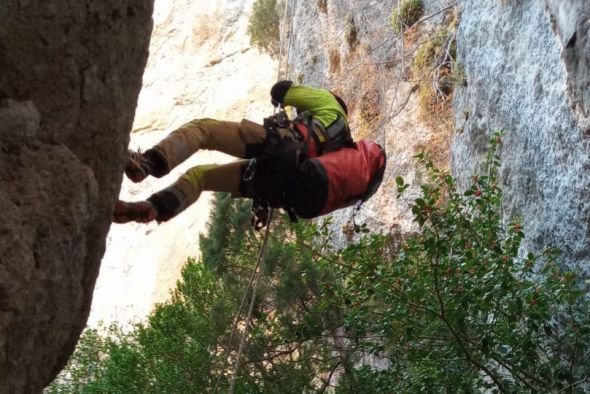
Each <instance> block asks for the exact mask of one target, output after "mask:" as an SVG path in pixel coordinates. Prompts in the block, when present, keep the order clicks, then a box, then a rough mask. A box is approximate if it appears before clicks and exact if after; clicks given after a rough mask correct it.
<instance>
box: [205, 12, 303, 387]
mask: <svg viewBox="0 0 590 394" xmlns="http://www.w3.org/2000/svg"><path fill="white" fill-rule="evenodd" d="M291 1H292V2H293V4H292V5H291V6H290V4H289V3H291ZM291 1H288V3H287V5H286V6H285V12H284V14H283V27H282V32H281V33H280V38H279V40H280V43H279V45H280V47H279V48H280V49H279V64H278V68H277V81H279V80H280V79H281V64H282V61H281V59H282V58H283V40H284V37H285V31H286V30H288V35H289V40H288V45H287V54H286V64H287V65H286V69H285V77H286V76H287V75H288V73H289V52H290V48H291V37H292V34H291V29H290V27H291V26H292V25H293V14H294V9H295V5H296V4H297V0H291ZM288 10H290V11H291V15H290V18H289V29H287V24H286V21H287V11H288ZM275 111H276V108H275ZM272 216H273V209H272V208H271V209H270V210H269V212H268V216H267V218H266V230H265V234H264V240H263V241H262V245H261V247H260V250H259V252H258V259H257V260H256V265H255V267H254V270H253V271H252V275H251V276H250V280H249V281H248V285H247V286H246V289H245V290H244V295H243V296H242V301H241V302H240V307H239V308H238V311H237V313H236V316H235V318H234V321H233V326H232V330H231V333H230V335H229V338H228V341H227V345H226V346H225V348H224V352H223V356H222V360H223V366H222V368H221V371H220V373H219V376H218V377H217V381H216V383H215V387H214V389H213V393H217V392H218V390H219V385H220V383H221V378H222V376H223V371H224V370H225V368H226V366H227V362H228V356H229V351H230V348H231V344H232V341H233V339H234V335H235V334H236V331H237V328H238V324H239V322H240V315H241V313H242V309H243V308H244V305H245V302H246V298H247V296H248V292H249V291H250V289H252V297H251V298H250V306H249V307H248V314H247V315H246V322H245V323H246V325H245V326H244V332H243V333H242V337H241V339H240V344H239V346H238V353H237V355H236V360H235V362H234V368H233V371H232V377H231V381H230V387H229V391H228V392H229V393H230V394H233V393H234V391H235V388H236V382H237V379H238V375H239V372H240V363H241V359H242V354H243V352H244V349H245V347H246V342H247V338H248V331H249V329H250V325H251V322H252V313H253V311H254V304H255V302H256V293H257V291H258V279H259V278H260V263H261V262H262V257H263V256H264V252H265V251H266V245H267V242H268V237H269V234H270V223H271V221H272Z"/></svg>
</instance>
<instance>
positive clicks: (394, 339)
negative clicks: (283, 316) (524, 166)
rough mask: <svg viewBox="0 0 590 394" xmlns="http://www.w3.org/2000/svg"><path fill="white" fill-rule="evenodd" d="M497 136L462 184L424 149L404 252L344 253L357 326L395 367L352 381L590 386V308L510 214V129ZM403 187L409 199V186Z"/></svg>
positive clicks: (360, 248)
mask: <svg viewBox="0 0 590 394" xmlns="http://www.w3.org/2000/svg"><path fill="white" fill-rule="evenodd" d="M491 143H492V149H491V150H490V153H489V154H488V156H487V160H486V162H485V165H484V167H483V169H482V171H481V173H480V174H479V175H477V176H474V177H473V178H472V182H471V185H470V186H469V187H468V188H467V190H465V191H464V192H461V191H459V190H458V189H457V186H456V183H455V180H454V179H453V178H452V177H451V176H450V175H449V174H448V173H447V172H445V171H443V170H440V169H438V168H436V167H435V166H434V165H433V164H432V162H431V161H430V160H429V159H428V157H427V156H425V155H424V154H419V155H417V156H416V157H417V159H418V161H419V164H421V166H422V167H423V168H424V171H425V174H426V175H427V179H428V180H427V182H426V183H425V184H423V185H421V189H422V193H421V196H420V197H419V198H417V199H415V201H414V204H413V206H412V208H411V209H412V213H413V215H414V218H415V220H416V222H417V223H418V225H419V231H418V232H417V234H415V235H413V236H409V237H407V238H406V239H405V240H404V241H403V242H402V243H401V245H400V246H399V248H398V247H393V248H392V247H391V246H390V245H389V241H388V239H387V238H384V237H375V236H373V237H371V238H368V239H365V240H363V241H362V242H361V244H359V245H352V246H350V247H349V248H348V249H347V250H345V251H343V252H342V254H341V258H340V261H350V262H354V266H353V267H351V268H347V269H346V272H345V274H344V276H345V277H346V282H345V283H346V286H345V288H343V289H342V294H343V297H346V298H347V299H348V302H349V304H350V305H351V308H350V309H349V311H348V317H347V319H346V321H347V329H348V332H350V333H355V335H356V338H361V340H360V344H359V345H357V346H358V348H361V349H363V351H364V353H365V354H371V355H374V356H377V357H379V358H381V359H384V360H387V363H388V367H387V369H385V370H382V371H372V370H367V369H366V368H364V369H363V368H360V369H358V370H357V371H355V373H354V376H353V378H352V379H351V380H352V381H357V382H363V381H364V382H377V381H383V382H384V383H383V384H384V385H385V384H387V385H388V386H382V387H381V388H385V387H387V388H388V391H377V390H375V392H395V393H417V392H428V393H437V392H448V393H458V392H462V393H467V392H469V393H479V392H490V393H523V392H543V393H549V392H587V391H584V390H588V389H589V387H588V381H587V377H588V374H589V373H590V363H589V361H590V359H589V358H590V353H588V351H589V349H590V324H589V323H590V315H589V312H590V311H589V306H590V305H589V303H588V300H586V299H585V298H584V293H583V292H582V291H580V288H579V284H580V283H579V281H578V280H576V275H575V274H574V273H572V272H567V271H565V270H564V269H563V268H561V267H560V266H559V264H558V260H557V258H558V255H559V254H558V252H557V251H556V250H553V249H548V250H545V251H540V252H538V253H532V252H529V253H527V251H524V250H522V248H521V242H522V240H523V239H524V232H523V226H522V224H521V223H520V221H519V219H518V218H517V217H514V218H512V220H510V221H509V222H508V223H505V222H504V218H503V214H502V192H501V189H500V186H499V184H500V179H499V177H498V171H497V169H498V166H499V163H500V161H499V160H500V158H499V154H498V148H499V146H500V144H501V135H500V134H495V135H493V136H492V138H491ZM396 183H397V186H398V192H399V193H400V196H402V195H403V194H404V192H405V190H406V189H407V188H408V185H407V184H406V183H405V182H404V180H403V179H402V178H401V177H398V178H397V179H396ZM387 253H388V254H389V256H390V257H387ZM335 299H337V298H336V297H335ZM376 334H378V335H376ZM362 338H371V339H370V340H364V341H363V340H362ZM375 338H377V339H375ZM363 342H364V343H363ZM363 384H364V383H363Z"/></svg>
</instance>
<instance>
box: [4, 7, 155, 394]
mask: <svg viewBox="0 0 590 394" xmlns="http://www.w3.org/2000/svg"><path fill="white" fill-rule="evenodd" d="M151 14H152V1H151V0H117V1H115V0H110V1H99V2H96V1H81V2H71V1H66V0H43V1H41V0H37V1H26V0H3V1H2V2H0V393H36V392H40V391H41V390H42V388H43V386H44V385H46V384H48V383H49V382H50V381H51V379H52V378H53V377H54V376H55V375H56V374H57V372H59V370H60V369H61V368H62V367H63V365H64V364H65V362H66V361H67V359H68V357H69V355H70V354H71V352H72V351H73V349H74V346H75V343H76V341H77V339H78V336H79V334H80V332H81V330H82V328H83V327H84V326H85V323H86V319H87V317H88V312H89V308H90V302H91V298H92V291H93V288H94V282H95V280H96V275H97V273H98V267H99V264H100V260H101V257H102V255H103V253H104V247H105V246H104V245H105V237H106V234H107V232H108V229H109V226H110V221H111V212H112V208H113V205H114V202H115V200H116V198H117V195H118V192H119V188H120V184H121V176H122V166H123V165H124V160H125V153H126V148H127V144H128V141H129V131H130V130H131V125H132V122H133V115H134V111H135V106H136V102H137V96H138V93H139V90H140V88H141V80H142V73H143V68H144V66H145V63H146V59H147V54H148V53H147V48H148V44H149V39H150V33H151V23H152V22H151Z"/></svg>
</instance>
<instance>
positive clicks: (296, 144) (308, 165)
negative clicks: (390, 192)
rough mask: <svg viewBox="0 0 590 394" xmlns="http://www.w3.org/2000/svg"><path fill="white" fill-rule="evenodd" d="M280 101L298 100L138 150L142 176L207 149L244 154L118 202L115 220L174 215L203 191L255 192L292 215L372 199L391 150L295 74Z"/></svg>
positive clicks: (136, 163) (137, 175)
mask: <svg viewBox="0 0 590 394" xmlns="http://www.w3.org/2000/svg"><path fill="white" fill-rule="evenodd" d="M271 101H272V103H273V104H274V105H281V106H292V107H295V109H296V110H297V114H298V115H297V117H296V118H295V119H293V120H290V119H288V118H287V115H286V113H285V112H284V111H280V112H279V113H278V114H276V115H273V116H272V117H269V118H266V119H265V120H264V124H263V125H260V124H258V123H255V122H252V121H249V120H246V119H244V120H242V121H241V122H239V123H238V122H229V121H219V120H213V119H197V120H193V121H191V122H188V123H186V124H185V125H183V126H181V127H180V128H178V129H176V130H175V131H173V132H172V133H170V134H169V135H168V136H167V137H166V138H165V139H163V140H162V141H160V142H159V143H158V144H157V145H156V146H154V147H152V148H151V149H149V150H147V151H145V152H143V153H140V152H131V153H130V158H129V161H128V163H127V165H126V167H125V174H126V176H127V177H128V178H129V179H131V180H132V181H133V182H141V181H142V180H144V179H145V178H146V177H147V176H150V175H151V176H155V177H158V178H159V177H163V176H164V175H166V174H168V173H169V172H170V170H172V169H173V168H174V167H176V166H177V165H178V164H180V163H182V162H183V161H184V160H186V159H187V158H189V157H190V156H191V155H192V154H194V153H195V152H197V151H198V150H200V149H211V150H218V151H220V152H223V153H227V154H230V155H233V156H235V157H237V158H239V159H241V160H237V161H235V162H231V163H228V164H222V165H217V164H210V165H199V166H196V167H193V168H191V169H189V170H188V171H187V172H186V173H185V174H184V175H182V176H181V177H180V178H179V179H177V180H176V181H175V182H174V183H173V184H172V185H170V186H169V187H167V188H165V189H163V190H161V191H158V192H156V193H154V194H153V195H151V196H150V197H149V198H148V199H147V200H146V201H138V202H125V201H119V202H117V205H116V207H115V211H114V215H113V221H114V222H115V223H127V222H130V221H135V222H139V223H147V222H150V221H153V220H156V221H158V222H162V221H167V220H169V219H171V218H173V217H174V216H176V215H178V214H179V213H180V212H182V211H183V210H184V209H186V208H187V207H188V206H189V205H191V204H193V203H194V202H195V201H197V199H198V198H199V196H200V194H201V192H202V191H218V192H228V193H231V195H232V197H234V198H238V197H245V198H252V199H253V200H254V203H255V205H257V206H258V207H262V208H267V207H273V208H283V209H284V210H286V211H287V212H288V213H289V215H290V216H291V218H292V219H295V218H296V217H301V218H313V217H317V216H321V215H324V214H327V213H329V212H332V211H334V210H336V209H340V208H344V207H347V206H350V205H353V204H355V203H356V202H358V201H365V200H367V199H368V198H369V197H370V196H371V195H372V194H373V193H374V192H375V191H376V190H377V188H378V187H379V185H380V183H381V180H382V178H383V173H384V170H385V161H386V157H385V152H384V151H383V149H382V148H381V147H380V146H379V145H378V144H376V143H374V142H370V141H365V140H360V141H357V142H354V141H353V139H352V137H351V134H350V128H349V126H348V119H347V108H346V104H345V103H344V101H343V100H342V99H340V98H339V97H338V96H336V95H335V94H333V93H332V92H330V91H328V90H325V89H319V88H314V87H309V86H295V85H293V84H292V82H290V81H280V82H277V83H276V84H275V85H274V86H273V87H272V89H271Z"/></svg>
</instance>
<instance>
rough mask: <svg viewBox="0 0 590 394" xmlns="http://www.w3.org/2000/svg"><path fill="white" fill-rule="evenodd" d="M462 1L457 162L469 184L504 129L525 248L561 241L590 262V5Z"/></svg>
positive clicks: (578, 259) (508, 177) (569, 253)
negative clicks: (497, 133)
mask: <svg viewBox="0 0 590 394" xmlns="http://www.w3.org/2000/svg"><path fill="white" fill-rule="evenodd" d="M504 3H505V4H502V2H500V1H488V0H477V1H473V0H469V1H461V2H460V6H461V7H462V16H461V23H460V26H459V31H458V36H457V40H458V41H457V46H458V52H459V54H458V56H459V59H458V60H459V62H460V64H462V65H463V67H464V69H465V73H466V77H467V82H468V86H467V87H465V88H461V89H458V90H457V91H456V95H455V112H456V123H457V127H458V129H459V133H458V134H457V135H456V136H455V138H454V141H453V147H452V168H453V171H454V173H455V174H456V175H457V176H458V177H459V178H460V179H461V180H462V181H463V184H466V183H467V181H468V179H469V176H470V174H471V173H472V172H473V171H474V169H475V168H476V166H477V163H479V162H480V161H481V158H482V156H483V155H484V153H485V149H486V144H487V140H488V136H489V135H490V133H492V132H494V131H496V130H504V131H505V136H504V144H503V148H502V159H503V162H502V168H501V175H502V182H503V188H504V208H505V218H506V220H508V219H509V218H510V217H511V216H513V215H522V218H523V222H524V227H525V233H526V235H527V238H526V240H525V243H524V248H526V249H529V250H530V249H533V250H540V249H542V248H544V247H558V248H560V249H562V251H563V252H564V256H563V257H564V260H565V261H566V262H567V263H568V264H569V265H570V266H572V267H578V268H580V269H582V270H583V271H585V272H586V274H588V273H589V272H590V264H589V263H590V239H589V237H590V231H589V230H590V228H589V220H590V198H589V197H590V154H589V153H590V140H589V137H588V103H589V101H588V97H589V94H590V90H589V86H588V82H589V80H588V78H589V74H588V64H589V61H590V51H589V38H590V30H589V19H588V15H589V9H590V8H589V7H590V3H588V2H587V1H586V0H579V1H575V0H567V1H563V0H559V1H553V0H547V1H539V0H520V1H516V0H514V1H512V0H511V1H506V2H504Z"/></svg>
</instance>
